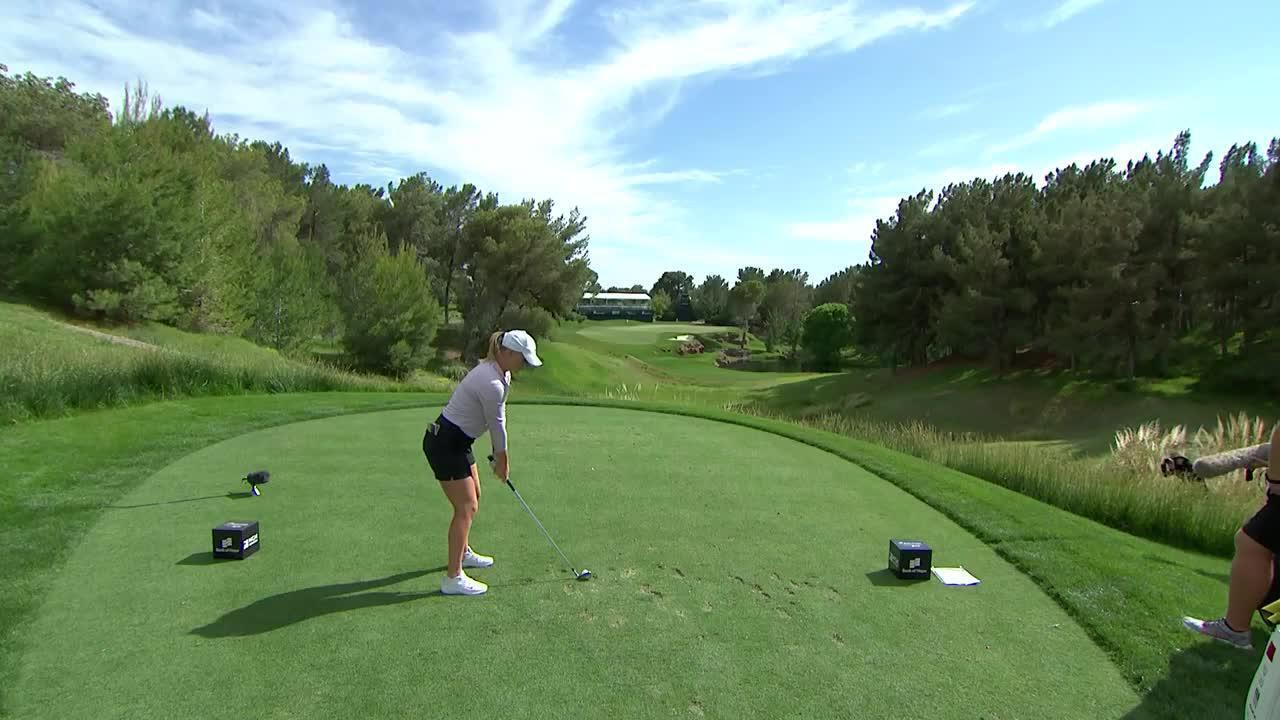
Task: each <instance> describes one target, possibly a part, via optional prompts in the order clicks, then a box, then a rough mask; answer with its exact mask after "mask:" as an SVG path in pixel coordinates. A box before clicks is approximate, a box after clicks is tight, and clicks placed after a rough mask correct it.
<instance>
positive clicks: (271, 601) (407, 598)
mask: <svg viewBox="0 0 1280 720" xmlns="http://www.w3.org/2000/svg"><path fill="white" fill-rule="evenodd" d="M193 558H194V556H193ZM193 558H188V560H192V559H193ZM183 562H186V561H183ZM187 564H196V565H200V564H208V563H205V562H203V561H200V560H195V561H194V562H191V563H187ZM444 570H445V568H444V567H437V568H431V569H429V570H414V571H412V572H403V573H397V574H395V575H389V576H387V577H384V578H377V579H375V580H362V581H358V582H349V583H338V584H335V585H319V586H316V587H309V588H303V589H301V590H290V591H289V592H284V593H280V594H278V595H271V596H269V597H265V598H262V599H261V600H257V601H255V602H252V603H250V604H248V605H246V606H244V607H242V608H238V609H236V610H232V611H230V612H228V613H226V614H225V615H223V616H222V617H220V618H218V619H217V620H214V621H213V622H211V623H209V624H208V625H204V626H202V627H198V628H196V629H194V630H192V631H191V634H193V635H199V636H201V637H205V638H227V637H245V636H247V635H260V634H262V633H267V632H271V631H272V630H279V629H280V628H282V627H286V626H289V625H293V624H295V623H300V622H304V621H306V620H311V619H314V618H318V617H321V616H323V615H329V614H332V613H341V612H348V611H350V610H360V609H363V608H371V607H383V606H387V605H397V604H400V603H405V602H412V601H414V600H420V599H423V598H428V597H444V595H443V594H442V593H441V592H440V591H439V590H436V591H434V592H365V591H368V590H372V589H374V588H380V587H386V586H388V585H394V584H396V583H399V582H404V581H405V580H412V579H414V578H419V577H422V576H423V575H430V574H433V573H438V572H442V571H444Z"/></svg>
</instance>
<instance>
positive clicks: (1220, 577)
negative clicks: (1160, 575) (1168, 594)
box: [1142, 553, 1231, 585]
mask: <svg viewBox="0 0 1280 720" xmlns="http://www.w3.org/2000/svg"><path fill="white" fill-rule="evenodd" d="M1142 557H1143V559H1145V560H1148V561H1150V562H1157V563H1160V564H1162V565H1172V566H1173V567H1176V568H1178V569H1179V570H1183V571H1185V572H1193V573H1195V574H1197V575H1200V576H1202V577H1206V578H1209V579H1210V580H1217V581H1218V582H1220V583H1222V584H1223V585H1227V584H1229V583H1230V582H1231V574H1230V573H1225V572H1210V571H1208V570H1202V569H1200V568H1193V567H1188V566H1186V565H1183V564H1182V563H1176V562H1173V561H1172V560H1167V559H1165V558H1162V557H1159V556H1157V555H1152V554H1150V553H1148V554H1146V555H1143V556H1142ZM1227 562H1230V561H1227Z"/></svg>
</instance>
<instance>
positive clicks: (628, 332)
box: [578, 321, 738, 345]
mask: <svg viewBox="0 0 1280 720" xmlns="http://www.w3.org/2000/svg"><path fill="white" fill-rule="evenodd" d="M735 330H738V328H732V327H726V326H720V325H699V324H694V323H664V322H629V323H624V322H617V321H587V322H586V323H583V324H582V326H581V329H579V330H578V334H579V335H583V336H585V337H589V338H591V339H593V340H599V341H602V342H608V343H616V344H619V345H652V344H654V343H655V342H658V341H659V340H669V339H671V338H674V337H678V336H680V335H689V334H699V333H700V334H707V333H717V332H733V331H735Z"/></svg>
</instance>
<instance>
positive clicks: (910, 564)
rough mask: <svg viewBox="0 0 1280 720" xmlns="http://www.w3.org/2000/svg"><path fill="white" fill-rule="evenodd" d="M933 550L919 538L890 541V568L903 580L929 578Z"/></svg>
mask: <svg viewBox="0 0 1280 720" xmlns="http://www.w3.org/2000/svg"><path fill="white" fill-rule="evenodd" d="M932 565H933V550H932V549H931V548H930V547H929V546H928V545H926V544H925V543H923V542H920V541H919V540H890V541H889V570H890V571H892V572H893V574H894V575H896V576H897V577H898V578H900V579H902V580H928V579H929V572H930V571H931V569H932Z"/></svg>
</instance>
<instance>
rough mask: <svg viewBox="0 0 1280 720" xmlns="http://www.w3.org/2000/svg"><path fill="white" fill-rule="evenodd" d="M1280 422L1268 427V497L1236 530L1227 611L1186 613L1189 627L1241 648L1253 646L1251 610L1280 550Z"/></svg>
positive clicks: (1261, 595) (1259, 600)
mask: <svg viewBox="0 0 1280 720" xmlns="http://www.w3.org/2000/svg"><path fill="white" fill-rule="evenodd" d="M1271 468H1276V471H1277V472H1280V424H1277V425H1276V426H1275V428H1274V429H1272V431H1271V457H1270V458H1268V460H1267V472H1266V474H1265V475H1264V477H1265V478H1266V481H1267V482H1266V485H1267V499H1266V501H1265V502H1264V503H1263V504H1262V507H1261V508H1259V509H1258V511H1257V512H1256V513H1254V515H1253V517H1251V518H1249V520H1248V521H1246V522H1245V523H1244V526H1243V527H1241V528H1240V530H1239V531H1238V532H1237V533H1236V553H1235V557H1234V558H1232V560H1231V580H1230V583H1229V584H1228V586H1227V614H1226V615H1224V616H1222V617H1220V618H1217V619H1215V620H1209V621H1205V620H1201V619H1199V618H1193V617H1186V618H1183V619H1182V624H1183V625H1185V626H1186V627H1187V629H1188V630H1192V631H1194V632H1198V633H1202V634H1204V635H1208V636H1209V637H1211V638H1213V639H1214V640H1220V641H1222V642H1224V643H1227V644H1228V645H1234V646H1236V647H1238V648H1240V649H1242V650H1251V649H1253V641H1252V639H1251V638H1250V632H1249V624H1250V622H1249V621H1250V620H1251V619H1252V618H1253V611H1254V610H1256V609H1257V608H1258V607H1259V606H1261V605H1262V604H1263V601H1264V600H1265V599H1266V597H1267V591H1268V590H1269V589H1270V587H1271V584H1272V582H1273V581H1274V578H1273V577H1272V568H1273V567H1274V563H1275V558H1276V555H1278V554H1280V478H1274V477H1272V476H1271Z"/></svg>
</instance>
